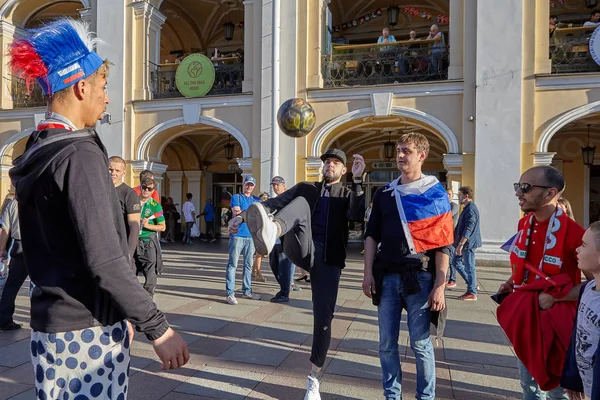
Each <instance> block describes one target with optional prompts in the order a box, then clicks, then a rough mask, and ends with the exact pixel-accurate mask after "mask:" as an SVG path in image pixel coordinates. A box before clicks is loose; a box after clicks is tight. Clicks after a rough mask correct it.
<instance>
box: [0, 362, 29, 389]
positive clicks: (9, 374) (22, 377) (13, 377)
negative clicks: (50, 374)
mask: <svg viewBox="0 0 600 400" xmlns="http://www.w3.org/2000/svg"><path fill="white" fill-rule="evenodd" d="M0 379H3V380H8V381H13V382H17V383H22V384H24V385H34V384H35V381H34V376H33V365H32V364H31V363H30V362H27V363H25V364H22V365H19V366H18V367H15V368H11V369H9V370H6V371H4V372H2V373H0Z"/></svg>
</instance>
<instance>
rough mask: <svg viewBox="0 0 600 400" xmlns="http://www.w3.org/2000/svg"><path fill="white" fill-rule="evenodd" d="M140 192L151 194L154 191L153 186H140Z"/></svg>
mask: <svg viewBox="0 0 600 400" xmlns="http://www.w3.org/2000/svg"><path fill="white" fill-rule="evenodd" d="M142 190H147V191H149V192H151V191H153V190H154V186H144V185H142Z"/></svg>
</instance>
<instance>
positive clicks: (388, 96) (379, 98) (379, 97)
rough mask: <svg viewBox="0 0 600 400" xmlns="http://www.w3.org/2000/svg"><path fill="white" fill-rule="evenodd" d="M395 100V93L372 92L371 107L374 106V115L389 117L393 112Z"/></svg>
mask: <svg viewBox="0 0 600 400" xmlns="http://www.w3.org/2000/svg"><path fill="white" fill-rule="evenodd" d="M393 102H394V94H393V93H391V92H387V93H371V107H373V115H375V116H376V117H387V116H389V115H390V114H391V113H392V103H393Z"/></svg>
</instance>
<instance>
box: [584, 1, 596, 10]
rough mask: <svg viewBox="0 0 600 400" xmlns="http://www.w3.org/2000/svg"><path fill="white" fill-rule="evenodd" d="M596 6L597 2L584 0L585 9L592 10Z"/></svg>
mask: <svg viewBox="0 0 600 400" xmlns="http://www.w3.org/2000/svg"><path fill="white" fill-rule="evenodd" d="M597 6H598V0H585V7H586V8H589V9H592V8H596V7H597Z"/></svg>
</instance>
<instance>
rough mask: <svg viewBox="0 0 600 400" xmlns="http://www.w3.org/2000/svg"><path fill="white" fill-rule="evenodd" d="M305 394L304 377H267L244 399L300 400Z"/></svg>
mask: <svg viewBox="0 0 600 400" xmlns="http://www.w3.org/2000/svg"><path fill="white" fill-rule="evenodd" d="M305 393H306V375H304V376H302V377H295V378H292V377H289V376H278V375H268V376H266V377H265V378H264V379H263V380H262V382H260V383H259V384H258V386H256V387H255V388H254V390H253V391H252V392H250V394H249V395H248V397H246V399H263V400H279V399H302V398H304V394H305Z"/></svg>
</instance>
